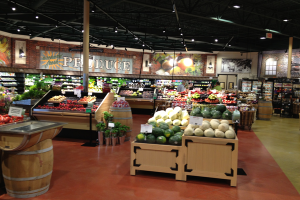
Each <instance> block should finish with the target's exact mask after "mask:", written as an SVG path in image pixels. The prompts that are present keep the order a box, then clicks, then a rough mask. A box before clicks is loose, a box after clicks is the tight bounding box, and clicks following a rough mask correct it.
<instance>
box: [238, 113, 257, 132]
mask: <svg viewBox="0 0 300 200" xmlns="http://www.w3.org/2000/svg"><path fill="white" fill-rule="evenodd" d="M255 112H256V111H241V112H240V113H241V119H240V126H243V127H245V126H247V127H248V128H249V130H251V126H252V124H253V123H254V117H255Z"/></svg>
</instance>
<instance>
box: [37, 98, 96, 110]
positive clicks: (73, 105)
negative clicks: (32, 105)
mask: <svg viewBox="0 0 300 200" xmlns="http://www.w3.org/2000/svg"><path fill="white" fill-rule="evenodd" d="M37 108H38V109H48V110H65V111H80V112H85V111H86V109H85V107H84V106H83V105H82V104H78V101H77V100H67V103H60V104H59V106H53V105H43V106H42V105H38V106H37ZM97 108H98V106H96V105H93V108H92V112H95V111H96V110H97Z"/></svg>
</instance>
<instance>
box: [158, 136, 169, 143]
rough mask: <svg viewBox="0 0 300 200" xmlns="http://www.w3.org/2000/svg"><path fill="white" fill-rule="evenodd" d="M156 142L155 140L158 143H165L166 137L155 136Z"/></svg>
mask: <svg viewBox="0 0 300 200" xmlns="http://www.w3.org/2000/svg"><path fill="white" fill-rule="evenodd" d="M156 142H157V143H158V144H165V143H166V142H167V139H166V138H165V136H158V137H157V138H156Z"/></svg>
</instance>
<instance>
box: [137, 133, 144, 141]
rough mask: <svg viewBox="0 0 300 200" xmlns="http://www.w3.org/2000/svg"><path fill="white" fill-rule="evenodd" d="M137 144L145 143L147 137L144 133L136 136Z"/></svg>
mask: <svg viewBox="0 0 300 200" xmlns="http://www.w3.org/2000/svg"><path fill="white" fill-rule="evenodd" d="M136 141H137V142H145V135H144V134H143V133H140V134H138V135H137V136H136Z"/></svg>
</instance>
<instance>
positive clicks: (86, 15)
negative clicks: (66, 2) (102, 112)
mask: <svg viewBox="0 0 300 200" xmlns="http://www.w3.org/2000/svg"><path fill="white" fill-rule="evenodd" d="M83 4H84V7H83V30H84V32H83V88H84V92H88V89H89V41H90V40H89V35H90V2H89V1H88V0H83Z"/></svg>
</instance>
